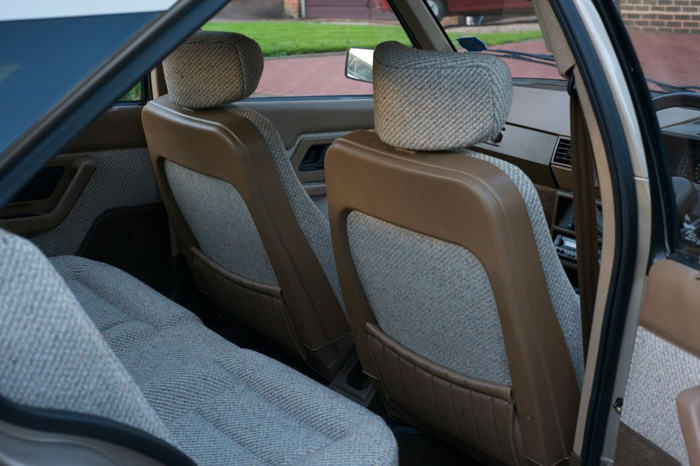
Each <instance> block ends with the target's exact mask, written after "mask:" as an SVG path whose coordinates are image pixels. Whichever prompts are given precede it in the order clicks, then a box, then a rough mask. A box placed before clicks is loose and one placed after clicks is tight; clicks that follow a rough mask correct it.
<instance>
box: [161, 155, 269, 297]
mask: <svg viewBox="0 0 700 466" xmlns="http://www.w3.org/2000/svg"><path fill="white" fill-rule="evenodd" d="M165 176H166V177H167V179H168V184H169V185H170V189H171V190H172V193H173V196H174V197H175V201H176V202H177V205H178V207H179V208H180V211H181V212H182V215H183V216H184V217H185V220H187V224H188V225H189V227H190V229H191V230H192V233H193V234H194V236H195V238H197V242H198V243H199V246H200V248H201V249H202V252H204V254H206V255H207V256H209V257H210V258H212V259H214V260H215V261H216V262H217V263H219V264H220V265H221V266H223V267H225V268H226V269H228V270H230V271H231V272H233V273H235V274H236V275H239V276H241V277H244V278H247V279H249V280H253V281H255V282H258V283H262V284H265V285H272V286H279V285H278V283H277V277H276V276H275V272H274V270H273V269H272V264H270V259H269V258H268V256H267V252H266V251H265V246H264V245H263V242H262V239H260V234H259V233H258V229H257V227H256V226H255V223H254V222H253V217H251V215H250V211H249V210H248V207H247V206H246V203H245V200H243V197H242V196H241V194H240V193H239V192H238V191H237V190H236V188H234V187H233V186H231V185H230V184H229V183H227V182H226V181H223V180H220V179H217V178H212V177H210V176H207V175H203V174H201V173H197V172H195V171H193V170H190V169H188V168H185V167H183V166H181V165H178V164H176V163H173V162H170V161H167V160H166V161H165Z"/></svg>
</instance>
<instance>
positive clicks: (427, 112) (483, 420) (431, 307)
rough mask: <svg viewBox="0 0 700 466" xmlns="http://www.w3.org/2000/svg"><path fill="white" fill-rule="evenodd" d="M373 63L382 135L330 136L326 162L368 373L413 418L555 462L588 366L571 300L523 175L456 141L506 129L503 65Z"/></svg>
mask: <svg viewBox="0 0 700 466" xmlns="http://www.w3.org/2000/svg"><path fill="white" fill-rule="evenodd" d="M373 73H374V93H375V126H376V133H372V132H368V131H356V132H354V133H351V134H349V135H347V136H345V137H343V138H340V139H338V140H337V141H336V142H334V144H333V145H332V146H331V148H330V149H329V151H328V154H327V158H326V180H327V183H328V201H329V215H330V219H331V232H332V235H333V244H334V249H335V254H336V260H337V264H338V269H339V276H340V281H341V285H342V288H343V293H344V297H345V303H346V306H347V312H348V319H349V321H350V325H351V327H352V330H353V335H355V336H356V345H357V349H358V354H359V356H360V359H361V362H362V365H363V368H364V370H365V371H366V372H367V373H368V374H369V375H370V376H371V377H372V378H375V379H376V384H375V385H376V386H377V390H378V392H379V393H380V395H381V396H382V397H383V399H384V400H385V402H386V404H387V407H388V409H389V410H390V411H391V412H393V413H394V414H397V415H399V416H401V417H403V418H404V419H406V420H407V421H409V422H413V423H416V424H418V425H419V426H420V427H423V428H426V429H429V430H432V431H437V432H439V433H441V434H443V435H444V434H447V435H449V436H450V437H451V438H452V439H453V440H455V441H457V442H458V443H460V444H462V445H466V446H467V447H470V448H472V449H474V450H477V451H479V452H481V453H483V454H486V455H487V456H488V457H490V458H495V459H497V460H499V461H501V462H504V463H508V464H518V463H521V462H522V461H523V457H527V458H530V459H531V460H533V461H535V462H536V463H538V464H556V463H558V462H559V461H561V460H562V459H564V458H566V457H568V455H569V453H570V451H571V447H572V444H573V435H574V430H575V421H576V415H577V410H578V400H579V384H580V381H581V379H582V374H583V352H582V344H581V325H580V315H579V311H578V297H577V295H576V293H575V291H574V290H573V288H572V286H571V284H570V283H569V281H568V279H567V277H566V275H565V273H564V271H563V268H562V265H561V263H560V262H559V260H558V259H557V255H556V252H555V250H554V245H553V244H552V242H551V236H550V234H549V231H548V229H547V223H546V220H545V217H544V213H543V210H542V206H541V203H540V201H539V198H538V197H537V193H536V191H535V188H534V186H533V185H532V182H531V181H530V180H529V179H528V178H527V176H526V175H525V174H524V173H523V172H522V171H520V170H519V169H518V168H517V167H515V166H513V165H511V164H508V163H506V162H504V161H501V160H497V159H494V158H492V157H488V156H485V155H482V154H478V153H476V152H473V151H470V150H467V149H463V148H465V147H470V146H473V145H475V144H477V143H480V142H484V141H486V140H488V139H490V138H492V137H494V136H496V135H497V134H498V133H499V131H500V130H501V128H502V127H503V124H504V123H505V120H506V117H507V114H508V111H509V109H510V105H511V100H512V83H511V78H510V73H509V70H508V67H507V66H506V65H505V63H503V62H502V61H501V60H499V59H497V58H495V57H492V56H489V55H480V54H467V53H463V54H458V53H451V52H432V51H422V50H415V49H409V48H407V47H404V46H402V45H400V44H398V43H385V44H381V45H380V46H379V47H378V48H377V49H376V51H375V54H374V71H373ZM515 406H517V411H516V409H515Z"/></svg>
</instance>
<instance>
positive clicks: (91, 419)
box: [0, 396, 195, 466]
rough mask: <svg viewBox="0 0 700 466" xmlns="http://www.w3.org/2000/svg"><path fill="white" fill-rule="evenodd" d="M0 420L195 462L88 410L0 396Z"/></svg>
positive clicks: (166, 460) (165, 459)
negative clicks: (25, 402)
mask: <svg viewBox="0 0 700 466" xmlns="http://www.w3.org/2000/svg"><path fill="white" fill-rule="evenodd" d="M0 420H3V421H5V422H7V423H9V424H14V425H16V426H19V427H24V428H27V429H33V430H38V431H42V432H52V433H56V434H67V435H76V436H80V437H87V438H91V439H96V440H102V441H105V442H109V443H112V444H115V445H119V446H122V447H125V448H129V449H131V450H134V451H137V452H139V453H142V454H144V455H146V456H148V457H149V458H153V459H155V460H157V461H160V462H161V463H163V464H167V465H186V466H195V463H194V461H192V460H191V459H190V458H189V457H188V456H187V455H185V454H184V453H183V452H181V451H180V450H178V449H177V448H175V447H174V446H172V445H170V444H169V443H167V442H165V441H164V440H161V439H159V438H157V437H154V436H153V435H150V434H148V433H146V432H144V431H142V430H139V429H136V428H134V427H131V426H128V425H126V424H122V423H119V422H115V421H112V420H110V419H106V418H102V417H98V416H92V415H89V414H80V413H73V412H69V411H59V410H52V409H42V408H31V407H27V406H22V405H20V404H18V403H15V402H13V401H10V400H9V399H7V398H5V397H3V396H0Z"/></svg>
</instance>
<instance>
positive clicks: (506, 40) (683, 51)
mask: <svg viewBox="0 0 700 466" xmlns="http://www.w3.org/2000/svg"><path fill="white" fill-rule="evenodd" d="M427 3H428V4H429V5H434V4H438V5H439V6H440V5H442V6H444V8H442V7H439V8H438V10H437V11H439V12H440V15H439V18H441V21H440V22H441V24H442V26H443V27H444V28H445V32H446V33H447V34H448V36H449V37H450V39H451V40H452V41H453V43H454V44H455V48H456V49H457V50H458V51H459V52H464V51H465V49H464V47H462V46H460V44H459V43H458V42H457V40H458V39H460V38H464V37H477V38H479V39H480V40H481V41H482V42H484V44H485V45H486V46H487V47H488V50H489V51H492V52H493V51H494V49H498V50H501V51H503V50H505V51H511V52H516V53H512V54H510V55H508V54H502V53H501V54H499V56H500V57H501V58H503V59H504V60H505V61H506V63H508V65H509V67H510V70H511V74H512V75H513V77H514V78H540V79H562V78H561V76H559V73H558V72H557V69H556V68H555V67H552V66H547V65H548V64H547V63H546V62H545V61H543V60H532V59H530V58H529V57H527V56H522V55H520V54H522V53H525V54H549V53H550V52H549V51H548V50H547V47H546V45H545V42H544V39H543V38H542V32H541V31H540V28H539V25H538V23H537V20H536V17H535V16H534V11H533V10H532V8H531V5H530V6H528V5H522V3H523V2H519V1H515V0H505V1H501V2H494V3H495V4H496V5H497V6H492V7H490V9H487V8H485V7H482V8H480V9H476V8H472V9H471V11H463V10H465V9H466V7H465V6H464V4H465V2H459V1H456V0H444V1H442V0H428V2H427ZM466 3H469V2H466ZM616 3H617V5H618V7H619V9H620V14H621V16H622V18H623V20H624V22H625V25H626V26H627V28H628V31H629V34H630V37H631V39H632V42H633V44H634V46H635V50H636V52H637V55H638V57H639V60H640V62H641V64H642V70H643V71H644V74H645V76H646V78H647V79H648V81H649V88H650V89H651V90H652V91H659V92H681V91H692V92H700V0H644V1H640V0H617V1H616ZM433 11H436V10H435V9H433ZM470 50H471V49H470Z"/></svg>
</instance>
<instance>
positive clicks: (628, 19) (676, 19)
mask: <svg viewBox="0 0 700 466" xmlns="http://www.w3.org/2000/svg"><path fill="white" fill-rule="evenodd" d="M620 13H621V14H622V19H623V20H624V21H625V24H626V25H627V27H628V28H630V29H631V30H635V31H656V32H673V33H677V34H700V0H620Z"/></svg>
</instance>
